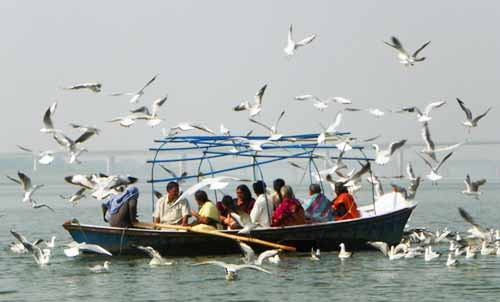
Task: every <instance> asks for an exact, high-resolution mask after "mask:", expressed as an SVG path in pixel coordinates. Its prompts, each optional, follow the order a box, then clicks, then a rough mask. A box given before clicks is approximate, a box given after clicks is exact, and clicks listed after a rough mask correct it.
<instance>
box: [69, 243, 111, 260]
mask: <svg viewBox="0 0 500 302" xmlns="http://www.w3.org/2000/svg"><path fill="white" fill-rule="evenodd" d="M67 246H68V248H67V249H64V254H65V255H66V256H67V257H70V258H72V257H76V256H78V255H80V253H81V252H82V251H84V252H92V253H96V254H103V255H108V256H113V254H111V253H110V252H109V251H108V250H106V249H104V248H102V247H101V246H99V245H97V244H87V243H85V242H82V243H78V242H71V243H70V244H68V245H67Z"/></svg>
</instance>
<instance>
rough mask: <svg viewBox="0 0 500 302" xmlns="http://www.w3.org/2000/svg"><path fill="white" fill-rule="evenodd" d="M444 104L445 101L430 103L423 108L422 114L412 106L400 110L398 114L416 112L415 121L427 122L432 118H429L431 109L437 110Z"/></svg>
mask: <svg viewBox="0 0 500 302" xmlns="http://www.w3.org/2000/svg"><path fill="white" fill-rule="evenodd" d="M444 104H446V101H438V102H432V103H430V104H428V105H427V106H425V110H424V112H422V111H421V110H420V109H419V108H418V107H416V106H412V107H404V108H402V109H401V110H400V111H399V112H411V113H413V112H416V113H417V120H418V121H419V122H421V123H425V122H428V121H430V120H432V117H431V116H430V114H431V111H432V110H433V109H436V108H439V107H441V106H443V105H444Z"/></svg>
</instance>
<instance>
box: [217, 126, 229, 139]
mask: <svg viewBox="0 0 500 302" xmlns="http://www.w3.org/2000/svg"><path fill="white" fill-rule="evenodd" d="M219 131H220V134H222V135H226V136H229V135H231V131H230V130H229V129H228V128H226V127H224V124H220V128H219Z"/></svg>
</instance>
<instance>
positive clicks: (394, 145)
mask: <svg viewBox="0 0 500 302" xmlns="http://www.w3.org/2000/svg"><path fill="white" fill-rule="evenodd" d="M405 143H406V140H405V139H403V140H400V141H398V142H392V143H391V144H390V145H389V155H392V154H393V153H394V152H395V151H396V150H397V149H399V148H401V147H403V145H404V144H405Z"/></svg>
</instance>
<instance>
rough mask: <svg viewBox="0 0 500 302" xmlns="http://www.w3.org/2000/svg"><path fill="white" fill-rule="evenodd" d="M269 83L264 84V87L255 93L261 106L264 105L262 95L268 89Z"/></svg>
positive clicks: (256, 99)
mask: <svg viewBox="0 0 500 302" xmlns="http://www.w3.org/2000/svg"><path fill="white" fill-rule="evenodd" d="M266 88H267V84H266V85H264V86H262V88H260V89H259V92H257V94H256V95H255V99H254V101H255V103H256V104H258V105H259V106H260V105H262V97H263V96H264V92H265V91H266Z"/></svg>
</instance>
